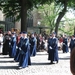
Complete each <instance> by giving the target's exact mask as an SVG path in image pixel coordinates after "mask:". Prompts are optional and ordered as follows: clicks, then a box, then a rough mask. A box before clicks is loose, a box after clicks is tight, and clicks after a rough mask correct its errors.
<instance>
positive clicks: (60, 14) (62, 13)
mask: <svg viewBox="0 0 75 75" xmlns="http://www.w3.org/2000/svg"><path fill="white" fill-rule="evenodd" d="M66 10H67V0H65V2H64V8H63V10H62V11H61V12H60V13H59V16H58V18H57V20H56V24H55V32H56V35H58V27H59V23H60V21H61V19H62V18H63V16H64V15H65V13H66Z"/></svg>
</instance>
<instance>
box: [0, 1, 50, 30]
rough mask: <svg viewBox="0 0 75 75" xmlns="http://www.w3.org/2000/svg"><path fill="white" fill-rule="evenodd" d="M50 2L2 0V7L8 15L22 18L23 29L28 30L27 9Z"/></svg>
mask: <svg viewBox="0 0 75 75" xmlns="http://www.w3.org/2000/svg"><path fill="white" fill-rule="evenodd" d="M50 2H51V0H0V9H1V10H2V11H3V13H4V14H5V15H6V16H7V17H8V16H16V17H17V19H19V18H21V31H27V24H26V19H27V10H29V9H32V8H33V7H37V6H39V5H40V4H44V3H50Z"/></svg>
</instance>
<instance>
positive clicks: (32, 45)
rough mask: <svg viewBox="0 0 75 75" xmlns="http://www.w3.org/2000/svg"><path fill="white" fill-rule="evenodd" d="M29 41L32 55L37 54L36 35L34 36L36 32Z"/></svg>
mask: <svg viewBox="0 0 75 75" xmlns="http://www.w3.org/2000/svg"><path fill="white" fill-rule="evenodd" d="M29 41H30V55H31V56H35V55H36V37H35V36H34V33H32V34H31V37H30V40H29Z"/></svg>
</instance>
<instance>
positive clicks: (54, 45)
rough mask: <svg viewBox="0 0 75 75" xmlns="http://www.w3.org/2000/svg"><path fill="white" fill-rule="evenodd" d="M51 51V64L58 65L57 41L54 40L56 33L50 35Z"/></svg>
mask: <svg viewBox="0 0 75 75" xmlns="http://www.w3.org/2000/svg"><path fill="white" fill-rule="evenodd" d="M52 50H53V54H52V60H51V63H53V61H56V62H57V63H58V60H59V58H58V39H57V38H56V33H55V32H53V33H52Z"/></svg>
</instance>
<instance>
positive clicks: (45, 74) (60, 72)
mask: <svg viewBox="0 0 75 75" xmlns="http://www.w3.org/2000/svg"><path fill="white" fill-rule="evenodd" d="M31 62H32V65H31V66H29V67H27V68H23V69H18V62H14V59H13V58H9V56H8V55H0V75H72V74H71V72H70V53H64V54H63V53H62V52H61V51H59V63H58V64H52V65H51V64H50V61H48V54H47V52H37V55H36V56H35V57H31Z"/></svg>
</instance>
